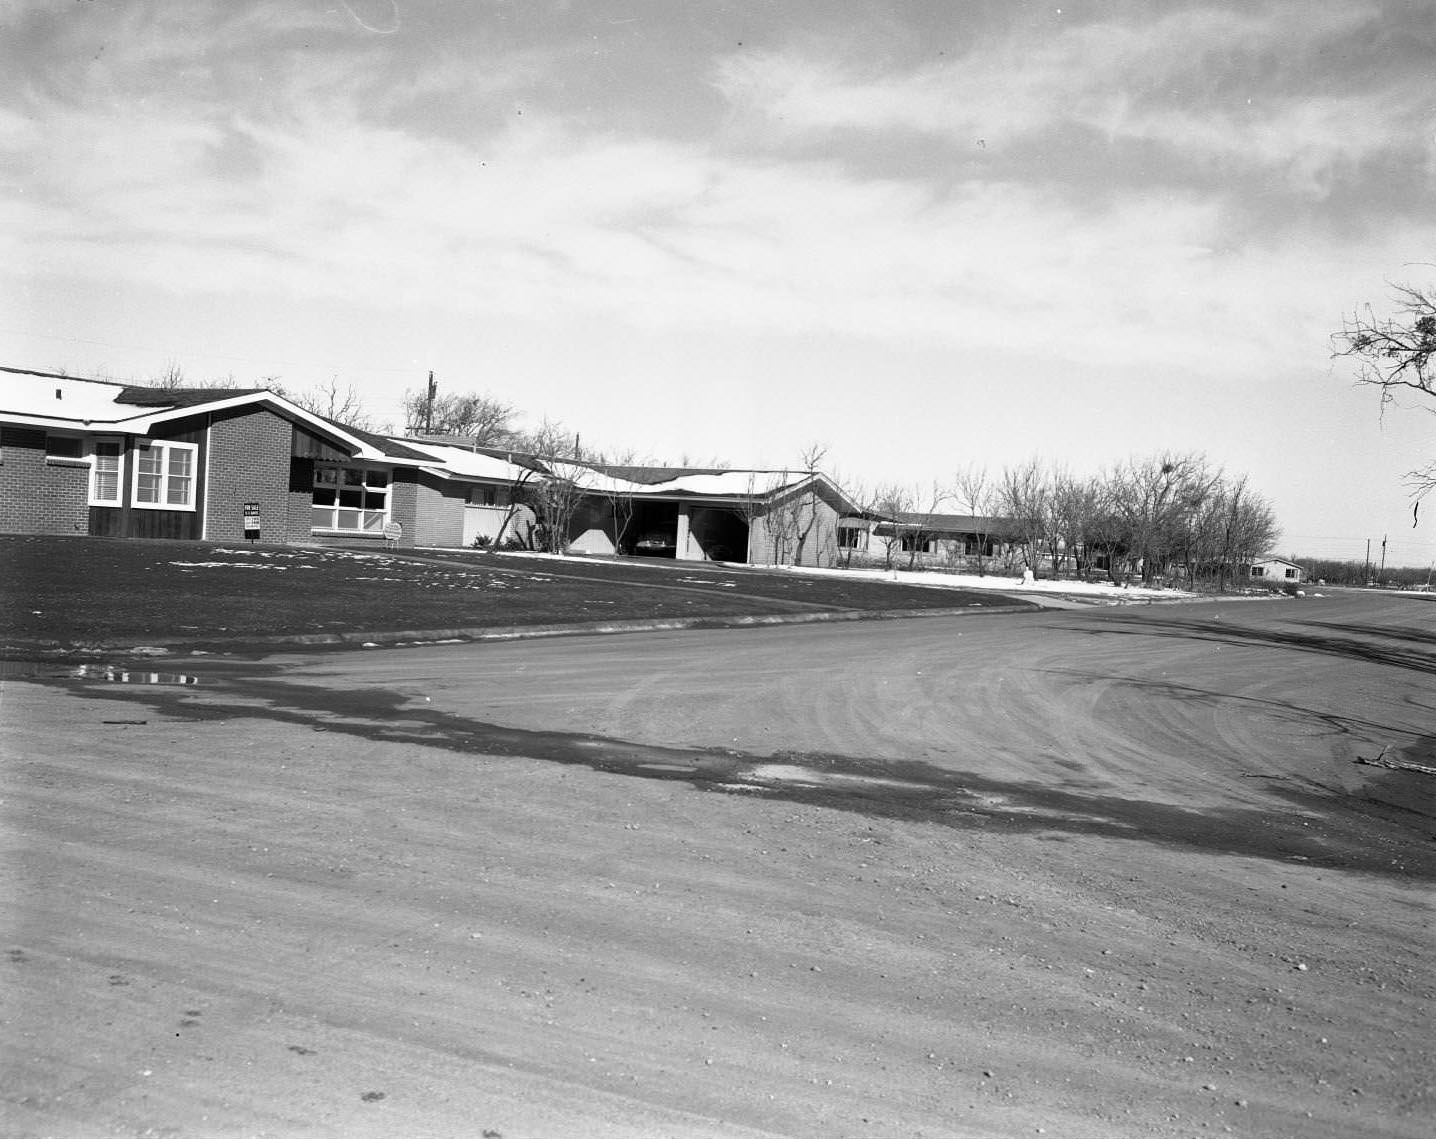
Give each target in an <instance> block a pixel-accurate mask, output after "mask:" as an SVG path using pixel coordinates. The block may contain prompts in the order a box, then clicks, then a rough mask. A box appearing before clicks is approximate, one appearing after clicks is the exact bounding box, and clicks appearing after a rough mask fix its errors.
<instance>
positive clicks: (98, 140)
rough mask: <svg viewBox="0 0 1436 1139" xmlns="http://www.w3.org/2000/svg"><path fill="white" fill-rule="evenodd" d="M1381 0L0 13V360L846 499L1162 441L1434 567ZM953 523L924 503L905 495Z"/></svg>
mask: <svg viewBox="0 0 1436 1139" xmlns="http://www.w3.org/2000/svg"><path fill="white" fill-rule="evenodd" d="M1433 59H1436V5H1432V4H1428V3H1425V2H1423V0H1406V2H1399V3H1398V2H1390V3H1386V2H1369V3H1368V2H1363V0H1293V2H1273V3H1263V2H1260V0H1250V2H1247V0H1243V2H1240V3H1217V2H1212V0H1206V2H1193V3H1186V2H1183V0H1162V2H1160V3H1158V2H1156V0H1152V2H1144V3H1137V2H1112V3H1091V2H1084V0H1076V2H1070V3H1069V2H1066V0H1059V2H1057V3H1053V2H1048V3H1025V2H1023V0H907V2H895V0H861V2H849V0H824V2H823V3H816V2H811V0H810V2H804V3H797V2H794V0H712V2H699V0H626V2H619V0H591V2H578V0H575V2H572V3H546V2H544V0H514V2H508V0H464V2H460V0H445V2H438V0H431V2H428V3H421V2H417V0H284V2H282V3H280V2H275V3H265V2H246V0H169V2H166V3H147V2H145V0H122V2H115V0H35V2H31V0H0V365H6V366H10V367H19V368H31V369H37V370H64V371H66V372H67V373H69V374H72V375H79V376H91V377H96V378H110V379H120V380H130V379H138V380H143V379H146V378H149V377H153V376H155V375H158V374H159V373H161V372H162V371H164V370H165V369H166V368H167V367H168V366H171V365H177V366H178V367H179V368H181V369H182V370H183V372H184V374H185V375H186V376H188V377H190V378H192V379H207V378H214V377H227V376H232V377H233V378H234V380H235V381H236V382H238V383H239V384H241V385H243V386H249V385H259V384H262V383H265V382H267V381H271V380H274V379H277V380H278V381H279V382H281V383H283V384H284V385H286V386H288V387H291V388H306V387H310V386H313V385H317V384H321V383H327V382H329V381H330V380H332V379H336V378H337V379H338V381H339V382H340V383H341V384H352V385H353V387H354V388H355V389H356V390H357V391H358V392H359V393H360V394H361V395H362V396H363V397H364V399H365V401H366V404H367V406H368V408H369V410H370V411H371V412H372V413H373V414H374V416H375V417H376V419H378V420H379V421H380V422H381V423H383V422H385V421H390V422H393V421H397V420H399V405H400V400H401V399H402V397H403V395H404V393H405V391H406V390H418V389H420V388H422V387H423V385H424V384H425V382H426V379H427V375H428V373H429V371H430V370H432V371H433V372H434V374H435V378H436V381H437V383H438V385H439V390H440V391H441V392H470V391H478V392H482V393H486V394H488V395H490V396H492V397H494V398H496V399H499V400H503V401H505V402H508V403H512V404H514V405H516V406H517V407H518V408H520V409H521V410H522V411H523V413H524V415H523V421H524V423H525V424H526V425H529V426H534V425H536V424H537V423H538V422H539V421H540V420H541V419H543V418H544V417H547V418H549V419H553V420H558V421H561V422H562V423H563V424H564V425H565V426H566V427H568V428H569V429H570V430H575V431H578V432H579V433H580V434H581V436H582V440H583V442H584V444H585V445H586V446H591V447H600V448H605V449H609V450H612V451H628V450H632V451H635V452H637V453H638V454H639V455H640V456H648V457H652V458H654V459H659V460H664V461H668V462H680V461H684V460H686V461H689V462H692V463H699V464H702V463H707V462H710V461H713V460H719V461H721V462H723V463H726V464H730V465H735V466H761V467H782V466H786V465H793V464H796V463H797V462H798V460H799V455H800V453H801V452H803V451H804V450H805V449H806V448H808V447H809V446H811V445H814V444H817V445H822V446H826V448H827V453H826V457H825V459H824V463H823V466H824V468H825V469H826V470H827V471H828V472H829V473H830V474H832V475H834V476H835V477H837V478H838V479H839V481H841V482H843V483H845V484H848V485H853V486H859V485H867V486H871V485H874V484H877V483H888V482H899V483H905V484H909V485H912V486H915V487H922V488H927V487H929V486H931V485H932V484H934V483H939V484H942V483H951V482H952V481H953V479H954V475H955V473H956V472H957V471H958V470H960V469H963V468H967V467H978V468H981V467H986V468H987V469H988V470H989V471H990V472H993V473H996V472H998V471H1000V470H1001V468H1002V467H1004V466H1007V465H1017V464H1019V463H1022V462H1024V461H1026V460H1027V459H1029V458H1032V457H1040V458H1042V459H1044V460H1045V461H1047V462H1049V463H1052V464H1055V465H1060V466H1062V467H1065V468H1066V469H1068V470H1069V471H1072V472H1074V473H1078V474H1095V473H1098V472H1099V471H1101V470H1103V469H1108V468H1110V467H1112V466H1113V465H1114V464H1116V463H1119V462H1121V461H1122V460H1124V459H1127V458H1128V457H1131V456H1144V455H1151V454H1155V453H1158V452H1162V451H1177V452H1201V453H1204V454H1205V455H1206V456H1207V457H1208V458H1209V460H1210V461H1211V462H1212V463H1213V464H1215V465H1219V466H1221V467H1222V468H1224V469H1225V470H1226V471H1227V472H1229V473H1230V474H1231V475H1233V476H1238V475H1242V474H1245V475H1247V476H1249V479H1250V484H1251V486H1252V487H1253V488H1254V489H1256V490H1258V491H1260V492H1261V493H1263V494H1265V495H1266V496H1267V497H1268V498H1269V499H1270V501H1271V503H1272V505H1273V507H1274V508H1275V511H1276V514H1277V517H1278V520H1279V522H1280V524H1281V527H1282V530H1283V536H1282V540H1281V543H1280V549H1279V551H1278V552H1280V553H1284V554H1291V553H1296V554H1304V555H1310V556H1323V557H1340V558H1355V559H1361V558H1363V557H1364V556H1365V550H1366V543H1367V541H1368V540H1370V541H1371V543H1372V547H1373V555H1372V556H1373V560H1375V559H1376V558H1377V557H1378V556H1379V547H1380V543H1381V541H1382V539H1383V536H1385V537H1386V538H1387V541H1388V547H1387V561H1388V563H1389V564H1404V565H1427V564H1428V563H1431V562H1432V561H1436V499H1433V500H1432V501H1431V502H1429V503H1428V504H1427V505H1426V507H1425V508H1424V509H1425V510H1429V512H1430V513H1429V516H1428V517H1427V518H1425V519H1422V520H1421V523H1420V525H1419V526H1416V527H1415V528H1413V526H1412V503H1411V499H1410V496H1409V492H1408V490H1407V489H1406V487H1405V486H1404V485H1403V475H1404V473H1405V472H1407V471H1410V470H1412V469H1414V468H1417V467H1421V466H1424V465H1426V464H1427V463H1428V462H1430V461H1431V460H1432V459H1433V458H1436V416H1433V415H1432V414H1430V410H1429V408H1422V407H1421V406H1419V405H1416V404H1404V405H1399V406H1395V407H1391V408H1388V409H1387V410H1386V411H1385V413H1384V414H1382V411H1381V408H1380V406H1379V401H1378V400H1377V398H1376V395H1375V393H1374V392H1373V391H1372V390H1370V389H1364V388H1359V387H1357V386H1355V385H1354V384H1353V376H1354V373H1353V371H1352V369H1351V367H1350V365H1349V363H1348V362H1347V361H1344V360H1333V359H1332V356H1331V347H1332V346H1331V340H1330V337H1331V334H1332V332H1333V331H1335V330H1336V329H1338V328H1339V327H1340V326H1341V322H1342V319H1343V317H1344V316H1346V315H1349V314H1350V313H1351V312H1352V311H1354V310H1355V309H1357V307H1358V306H1361V305H1365V304H1367V303H1369V304H1371V305H1372V306H1373V307H1374V309H1375V310H1376V311H1377V312H1378V313H1380V312H1383V311H1385V310H1386V309H1388V308H1389V307H1390V297H1391V286H1392V285H1393V284H1394V283H1398V282H1406V283H1417V284H1423V283H1436V268H1433V266H1432V263H1433V262H1436V209H1433V206H1436V83H1433V82H1432V60H1433ZM950 509H953V510H954V511H956V510H958V509H960V507H959V506H958V505H952V506H950Z"/></svg>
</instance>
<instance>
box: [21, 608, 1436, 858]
mask: <svg viewBox="0 0 1436 1139" xmlns="http://www.w3.org/2000/svg"><path fill="white" fill-rule="evenodd" d="M1142 631H1144V632H1147V631H1150V623H1144V627H1143V630H1142ZM1182 635H1183V636H1191V635H1193V630H1192V629H1187V628H1184V631H1183V633H1182ZM49 682H50V683H56V682H57V681H56V680H55V679H54V678H51V679H50V681H49ZM60 683H64V684H66V685H67V686H77V682H76V681H75V680H73V679H69V680H65V681H60ZM78 686H81V687H82V690H83V692H84V695H85V696H87V697H92V698H93V697H98V698H102V699H113V700H121V701H124V702H126V703H134V702H141V703H143V704H145V705H148V706H149V707H151V708H153V709H154V710H155V711H157V712H160V713H163V714H166V715H170V716H174V717H176V718H178V719H184V720H192V721H220V720H230V719H243V718H258V719H267V720H271V721H275V722H279V723H287V724H292V725H295V726H296V727H302V728H306V729H309V730H313V731H326V732H341V733H345V734H349V735H352V736H355V737H359V738H363V739H366V740H371V741H378V742H386V743H395V744H417V745H422V746H425V747H431V748H441V749H444V750H447V751H450V752H454V753H458V754H464V755H480V756H491V757H495V758H498V757H525V758H531V759H538V760H545V761H549V762H553V763H562V764H574V765H581V766H585V767H588V768H591V769H593V770H596V771H605V772H612V773H615V774H619V775H626V776H631V777H639V778H645V779H656V780H670V781H672V780H678V781H682V782H687V783H690V784H692V785H693V786H695V787H697V788H698V789H700V790H704V791H709V792H716V793H731V794H749V795H759V796H763V797H766V798H771V799H779V800H785V801H792V802H799V803H805V804H810V805H813V806H820V807H828V808H831V809H834V810H842V811H850V812H854V813H858V814H863V815H868V816H873V817H882V818H889V819H904V820H910V821H914V822H919V823H928V824H933V825H938V826H945V827H952V828H955V829H979V828H985V829H987V830H988V831H995V832H1001V833H1009V834H1037V835H1040V836H1041V837H1043V838H1047V839H1050V840H1053V841H1065V840H1067V839H1069V838H1071V837H1074V836H1087V835H1090V836H1099V837H1103V838H1109V839H1121V840H1127V841H1132V842H1144V843H1150V844H1154V845H1160V846H1166V847H1173V848H1178V849H1185V850H1194V851H1202V852H1206V853H1213V854H1231V855H1241V856H1244V857H1250V858H1261V859H1268V860H1272V861H1275V862H1292V861H1297V862H1304V863H1309V864H1313V865H1318V866H1326V867H1330V868H1333V869H1341V870H1351V871H1359V872H1363V873H1369V874H1379V875H1383V876H1389V877H1393V878H1397V879H1401V880H1406V881H1410V880H1416V879H1420V880H1426V881H1436V845H1433V844H1432V843H1431V842H1430V841H1429V839H1430V837H1431V836H1430V834H1429V833H1428V832H1429V831H1430V829H1431V828H1430V825H1429V823H1430V820H1429V818H1427V817H1426V816H1424V815H1421V814H1417V813H1413V812H1404V811H1400V810H1397V809H1395V808H1392V807H1389V806H1386V805H1384V804H1381V803H1375V802H1369V801H1364V800H1361V799H1357V798H1354V797H1351V796H1349V795H1345V794H1344V793H1342V792H1340V791H1334V790H1331V789H1328V788H1323V787H1320V786H1317V785H1315V784H1313V785H1310V786H1306V787H1298V786H1293V785H1291V784H1287V785H1286V786H1281V787H1272V788H1268V789H1267V790H1268V792H1269V793H1272V794H1276V795H1278V796H1280V797H1281V798H1284V799H1286V800H1287V801H1289V802H1290V803H1291V804H1292V805H1293V806H1294V807H1296V808H1299V810H1295V811H1292V812H1288V813H1283V812H1274V811H1272V810H1270V809H1262V808H1255V807H1253V808H1230V807H1228V808H1220V809H1202V810H1198V809H1195V808H1188V807H1182V806H1175V805H1172V804H1169V803H1160V802H1154V801H1150V800H1145V799H1141V798H1135V797H1128V796H1123V795H1112V794H1104V793H1098V792H1096V791H1094V790H1093V789H1092V788H1091V787H1090V785H1084V784H1083V783H1082V782H1081V781H1079V780H1078V779H1074V778H1071V777H1062V776H1058V775H1057V774H1056V773H1055V772H1054V775H1053V781H1052V782H1051V783H1033V782H1026V781H1015V780H1013V781H1006V780H1001V779H995V778H992V777H990V776H986V775H980V774H977V773H975V772H963V771H952V770H949V769H945V768H940V767H936V766H934V765H932V764H929V763H926V762H923V761H919V760H907V761H896V762H894V761H883V760H874V759H867V758H861V757H852V756H842V755H827V754H816V753H796V752H786V753H780V754H775V755H764V756H759V755H754V754H749V753H743V752H738V751H729V750H725V749H717V750H701V749H690V748H674V747H663V746H654V745H648V744H642V743H633V742H629V741H625V740H618V739H610V738H606V737H602V736H595V735H585V734H582V733H566V732H545V731H534V730H527V729H518V728H507V727H502V726H498V725H495V724H490V723H485V722H484V721H481V720H477V719H471V718H468V717H465V716H461V715H456V714H454V713H450V712H445V711H442V710H436V709H433V708H430V707H428V706H425V705H417V706H416V704H415V702H414V701H413V700H412V699H411V698H410V697H408V696H405V695H403V694H400V693H395V692H391V691H388V690H386V689H342V690H336V689H332V688H324V687H318V686H311V685H300V684H293V683H288V682H281V681H276V680H272V679H266V678H253V677H249V678H244V677H230V678H228V679H225V680H222V681H219V682H218V683H217V685H216V687H213V688H209V689H208V690H206V691H203V692H201V691H197V690H196V689H194V688H172V689H167V688H164V687H153V686H146V687H142V688H129V689H125V688H123V687H121V686H108V687H106V686H104V685H99V686H96V685H94V684H93V683H84V682H78ZM217 689H218V690H217ZM231 693H232V697H233V698H232V699H231V696H230V694H231ZM1210 697H1211V694H1210V693H1201V692H1193V693H1191V694H1190V698H1193V699H1197V698H1202V699H1205V698H1210ZM1300 711H1301V712H1302V714H1303V715H1306V714H1311V713H1309V710H1305V709H1302V710H1300ZM1385 774H1386V773H1384V774H1383V776H1382V777H1384V776H1385ZM1405 774H1406V773H1402V772H1390V773H1389V775H1390V776H1392V777H1397V778H1399V777H1402V776H1404V775H1405ZM1412 778H1424V777H1420V776H1412Z"/></svg>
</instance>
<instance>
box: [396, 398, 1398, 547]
mask: <svg viewBox="0 0 1436 1139" xmlns="http://www.w3.org/2000/svg"><path fill="white" fill-rule="evenodd" d="M438 390H439V389H438V386H437V385H436V384H435V383H434V373H433V372H430V373H429V394H428V397H427V398H426V399H425V400H424V434H425V435H431V434H433V431H434V395H435V393H436V392H437V391H438ZM1367 545H1368V546H1369V545H1370V543H1369V542H1368V543H1367Z"/></svg>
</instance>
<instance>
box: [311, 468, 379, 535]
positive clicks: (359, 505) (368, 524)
mask: <svg viewBox="0 0 1436 1139" xmlns="http://www.w3.org/2000/svg"><path fill="white" fill-rule="evenodd" d="M388 521H389V472H388V471H377V470H372V469H369V468H366V467H335V466H328V465H320V466H316V467H315V468H314V507H313V511H312V513H311V516H310V521H309V524H310V525H311V526H312V527H313V528H314V529H316V530H354V531H358V532H360V533H370V534H382V533H383V532H384V523H386V522H388Z"/></svg>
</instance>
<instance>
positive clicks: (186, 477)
mask: <svg viewBox="0 0 1436 1139" xmlns="http://www.w3.org/2000/svg"><path fill="white" fill-rule="evenodd" d="M198 452H199V447H198V446H197V445H196V444H194V443H140V444H138V445H137V446H136V447H135V505H136V506H138V507H140V508H141V509H144V510H193V509H194V479H195V465H196V464H195V456H196V455H197V454H198Z"/></svg>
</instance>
